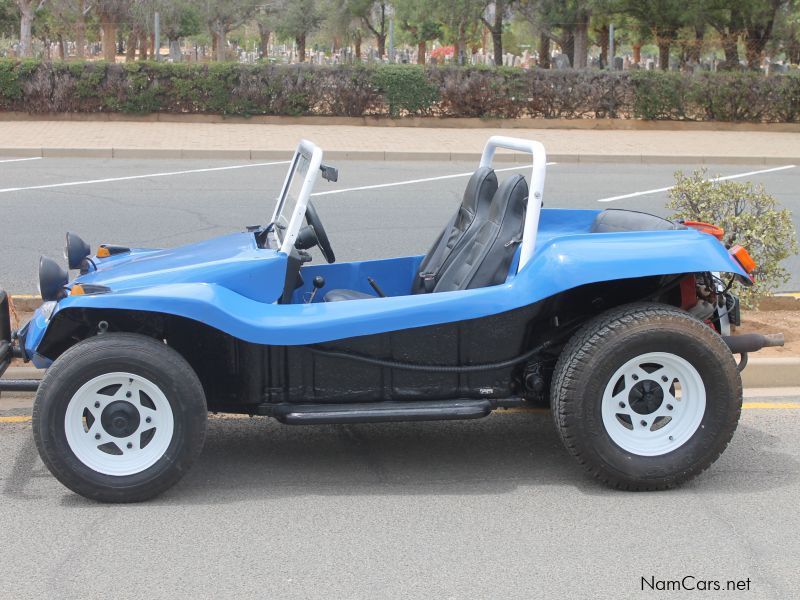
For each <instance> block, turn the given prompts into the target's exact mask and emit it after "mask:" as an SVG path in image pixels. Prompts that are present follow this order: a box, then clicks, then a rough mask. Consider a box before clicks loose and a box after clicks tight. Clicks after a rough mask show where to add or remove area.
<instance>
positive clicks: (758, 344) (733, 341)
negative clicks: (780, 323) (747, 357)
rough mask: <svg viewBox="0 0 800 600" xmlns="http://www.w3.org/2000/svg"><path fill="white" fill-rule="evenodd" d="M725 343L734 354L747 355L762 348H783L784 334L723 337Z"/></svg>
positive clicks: (751, 334) (747, 334) (746, 334)
mask: <svg viewBox="0 0 800 600" xmlns="http://www.w3.org/2000/svg"><path fill="white" fill-rule="evenodd" d="M722 339H723V341H724V342H725V343H726V344H727V345H728V348H730V349H731V353H732V354H747V353H748V352H758V351H759V350H761V349H762V348H770V347H773V346H783V342H784V340H783V334H782V333H771V334H769V335H762V334H760V333H745V334H742V335H723V336H722Z"/></svg>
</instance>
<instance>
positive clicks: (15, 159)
mask: <svg viewBox="0 0 800 600" xmlns="http://www.w3.org/2000/svg"><path fill="white" fill-rule="evenodd" d="M23 160H42V157H41V156H32V157H30V158H4V159H2V160H0V163H6V162H22V161H23Z"/></svg>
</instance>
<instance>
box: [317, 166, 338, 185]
mask: <svg viewBox="0 0 800 600" xmlns="http://www.w3.org/2000/svg"><path fill="white" fill-rule="evenodd" d="M319 170H320V171H322V178H323V179H324V180H325V181H339V169H337V168H336V167H331V166H330V165H320V166H319Z"/></svg>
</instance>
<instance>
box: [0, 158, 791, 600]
mask: <svg viewBox="0 0 800 600" xmlns="http://www.w3.org/2000/svg"><path fill="white" fill-rule="evenodd" d="M238 164H241V163H231V162H222V161H173V162H170V161H123V160H113V161H112V160H109V161H106V160H76V159H45V160H38V161H29V162H14V163H0V203H2V205H3V211H2V212H1V213H0V214H2V216H3V218H2V219H0V250H2V252H3V259H2V260H0V284H2V285H3V286H4V287H6V288H7V289H9V290H11V291H13V292H17V293H20V292H33V291H34V290H35V270H36V260H37V259H38V255H39V254H40V253H44V254H49V255H52V256H60V254H61V249H62V244H63V232H64V231H66V230H67V229H70V230H74V231H76V232H78V233H80V234H81V235H82V236H84V238H85V239H87V240H88V241H90V242H91V243H92V244H93V245H94V246H96V244H97V243H99V242H110V243H121V244H129V245H137V246H138V245H153V246H171V245H178V244H182V243H188V242H191V241H195V240H200V239H204V238H207V237H209V236H212V235H218V234H222V233H225V232H229V231H236V230H239V229H241V227H242V226H243V225H247V224H252V223H258V222H263V221H264V220H265V219H266V217H267V216H268V214H269V213H270V207H271V198H273V197H274V195H275V194H276V192H277V188H278V186H279V185H280V182H281V180H282V177H283V172H284V169H285V166H284V165H272V166H253V167H246V168H242V169H228V170H217V171H204V172H196V173H184V174H180V175H169V176H164V177H156V178H139V179H126V180H121V181H106V182H104V183H85V184H80V185H72V186H63V185H62V184H64V183H68V182H80V181H85V180H97V179H116V178H120V177H134V176H138V175H143V174H152V173H164V172H173V171H187V170H195V169H208V168H220V167H226V166H236V165H238ZM338 166H339V167H340V170H341V172H340V180H339V183H338V184H328V183H325V182H320V184H319V186H320V187H319V190H320V191H324V190H331V189H337V188H349V187H357V186H365V185H376V184H379V183H385V182H394V181H403V180H409V179H419V178H426V177H436V176H441V175H446V174H452V173H459V172H468V171H471V170H472V169H473V168H474V165H466V164H453V163H422V162H409V163H400V164H387V163H383V162H380V163H365V162H340V163H339V164H338ZM676 168H678V167H674V166H670V165H663V166H642V165H613V164H607V165H572V164H563V165H553V166H552V167H550V169H549V172H548V180H547V186H546V196H545V202H546V204H547V205H548V206H565V207H597V206H608V205H614V206H619V207H630V208H637V209H641V210H646V211H651V212H656V213H659V214H665V211H664V208H663V203H664V194H663V193H661V194H652V195H643V196H637V197H634V198H630V199H626V200H620V201H618V202H612V203H608V204H600V203H598V202H597V199H598V198H605V197H608V196H615V195H620V194H626V193H634V192H638V191H643V190H649V189H653V188H659V187H664V186H667V185H669V184H670V183H671V181H672V176H671V173H672V172H673V171H674V170H675V169H676ZM681 168H684V169H685V167H681ZM764 168H765V167H763V166H748V165H741V166H739V165H736V166H730V165H728V166H725V167H719V168H712V169H711V173H714V174H716V173H720V174H723V175H729V174H735V173H742V172H748V171H755V170H761V169H764ZM799 176H800V169H788V170H784V171H780V172H774V173H769V174H763V175H758V176H753V177H752V179H753V180H754V181H760V182H763V183H765V185H766V186H767V189H768V191H770V192H771V193H774V194H776V195H777V196H778V198H779V199H780V200H781V201H782V202H783V203H784V204H785V205H787V206H789V207H790V208H792V209H793V210H794V214H795V219H797V218H798V216H800V206H798V199H797V197H796V194H795V190H797V189H800V185H798V184H800V179H799ZM465 184H466V178H456V179H444V180H438V181H432V182H423V183H417V184H412V185H404V186H398V187H388V188H380V189H372V190H362V191H354V192H351V193H343V194H335V195H327V196H319V197H318V198H317V199H316V200H315V202H316V204H317V207H318V209H319V212H320V214H321V216H322V218H323V219H324V221H325V224H326V226H327V229H328V232H329V234H330V237H331V239H332V241H333V243H334V246H335V249H336V252H337V254H338V255H339V256H340V259H342V260H352V259H358V258H368V257H377V256H391V255H399V254H409V253H415V252H422V251H424V250H425V249H426V248H427V246H428V245H429V244H430V242H431V240H432V239H433V238H434V237H435V235H436V234H437V233H438V231H439V229H440V228H441V226H442V225H443V223H444V222H445V221H446V220H447V218H448V217H449V216H450V215H451V213H452V211H453V210H454V207H455V205H456V204H457V203H458V200H459V198H460V195H461V193H462V190H463V187H464V185H465ZM42 185H55V186H59V187H50V188H44V189H16V190H12V191H4V190H8V188H29V187H31V186H42ZM794 261H795V262H794V263H793V265H794V271H795V279H794V280H793V282H792V284H791V285H790V287H791V289H795V290H798V289H800V279H798V275H797V272H798V271H800V268H798V265H800V263H799V262H798V259H797V258H796V257H795V259H794ZM768 400H769V401H770V402H775V401H779V402H780V401H784V402H788V403H790V404H791V407H790V406H789V404H787V405H786V407H784V408H779V407H778V405H772V406H773V407H772V408H768V409H764V408H751V409H747V410H745V411H744V413H743V417H742V422H741V425H740V428H739V430H738V431H737V433H736V436H735V437H734V440H733V442H732V444H731V446H730V448H729V449H728V450H727V451H726V453H725V454H724V455H723V456H722V458H721V459H720V460H719V461H718V462H717V463H716V464H715V465H714V466H713V467H712V468H711V469H710V470H709V471H708V472H706V473H705V474H703V475H702V476H700V477H699V478H698V479H696V480H695V481H693V482H691V483H690V484H688V485H686V486H684V487H683V488H681V489H679V490H675V491H671V492H664V493H650V494H633V493H622V492H614V491H611V490H608V489H606V488H604V487H602V486H600V485H599V484H597V483H595V482H594V481H592V480H590V479H589V478H588V477H587V476H585V475H584V474H583V472H582V471H581V469H580V468H579V467H578V466H577V464H576V463H575V462H574V461H573V459H572V458H571V457H570V456H568V455H567V453H566V452H565V451H564V450H563V448H562V447H561V444H560V442H559V440H558V438H557V435H556V433H555V430H554V428H553V426H552V423H551V419H550V416H549V414H547V413H545V412H534V413H530V412H528V413H507V414H496V415H493V416H491V417H489V418H487V419H484V420H481V421H472V422H444V423H417V424H388V425H358V426H316V427H304V428H292V427H287V426H282V425H279V424H277V423H274V422H270V421H268V420H266V419H263V418H258V419H239V418H233V419H228V418H226V419H222V418H214V419H212V420H211V422H210V428H209V436H208V440H207V443H206V446H205V450H204V452H203V455H202V456H201V459H200V460H199V462H198V463H197V464H196V465H195V466H194V468H193V469H192V470H191V471H190V473H189V474H188V475H187V476H186V478H185V479H184V480H183V481H182V482H180V483H179V484H178V485H177V486H176V487H174V488H173V489H171V490H169V491H168V492H167V493H166V494H165V495H163V496H162V497H160V498H158V499H156V500H155V501H152V502H149V503H146V504H141V505H131V506H106V505H98V504H95V503H92V502H89V501H86V500H84V499H83V498H81V497H79V496H76V495H74V494H72V493H71V492H69V491H68V490H66V489H65V488H63V487H62V486H61V485H60V484H59V483H58V482H57V481H56V480H55V479H54V478H53V477H52V476H50V474H49V473H48V472H47V470H46V469H45V467H44V466H43V465H42V463H41V461H40V460H39V458H38V455H37V453H36V450H35V447H34V445H33V440H32V437H31V432H30V424H29V423H28V422H27V421H26V420H25V417H24V415H26V414H29V410H28V409H27V408H24V407H23V408H21V409H19V408H18V409H15V410H13V411H6V412H0V493H2V502H0V573H1V574H2V583H0V598H2V599H5V598H13V599H19V598H81V599H82V598H136V599H139V598H145V597H147V598H170V599H172V598H192V599H196V598H227V597H237V598H303V599H306V598H325V599H329V598H369V599H373V598H535V597H547V598H558V597H562V598H576V599H578V598H615V599H617V598H639V597H646V596H648V595H652V594H654V593H655V594H657V593H656V592H642V585H643V584H642V577H645V578H648V579H649V578H650V577H654V578H655V579H656V580H661V581H664V580H675V579H682V578H683V577H685V576H691V577H694V578H696V579H695V580H694V581H697V580H706V579H708V580H720V581H722V582H723V585H724V584H725V582H726V581H727V580H739V581H742V582H743V583H742V585H744V584H745V582H746V581H747V580H749V583H747V586H748V588H749V593H746V592H739V594H741V595H746V596H747V597H753V598H776V599H784V598H790V597H793V596H796V594H797V590H798V588H800V575H798V570H797V564H796V562H797V561H796V557H797V556H798V552H800V542H798V537H797V531H798V529H799V528H800V514H799V513H798V510H797V498H798V495H799V493H800V446H798V444H797V430H798V427H800V410H798V408H797V406H798V404H797V403H798V402H800V396H793V397H790V398H771V399H768ZM792 407H793V408H792ZM12 414H14V415H21V416H22V421H21V422H13V419H9V418H8V417H9V416H11V415H12ZM687 581H690V582H691V581H692V580H687ZM661 595H664V592H662V593H661ZM673 595H674V594H673ZM690 595H691V597H694V598H703V597H709V595H707V594H704V593H702V592H693V593H691V594H690ZM731 595H733V597H735V596H736V594H735V593H728V594H724V593H719V592H717V593H714V594H711V595H710V597H714V596H717V597H719V596H723V597H730V596H731Z"/></svg>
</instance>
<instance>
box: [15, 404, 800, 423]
mask: <svg viewBox="0 0 800 600" xmlns="http://www.w3.org/2000/svg"><path fill="white" fill-rule="evenodd" d="M742 408H743V409H744V410H765V409H766V410H800V402H745V403H744V404H742ZM549 412H550V410H549V409H547V408H533V407H531V408H527V407H523V406H519V407H516V408H506V409H499V410H497V411H495V413H496V414H498V415H507V414H518V413H534V414H545V413H549ZM211 418H214V419H220V418H222V419H249V418H250V417H249V416H247V415H213V416H212V417H211ZM30 420H31V417H30V416H27V415H20V416H11V417H0V423H28V422H30Z"/></svg>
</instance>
